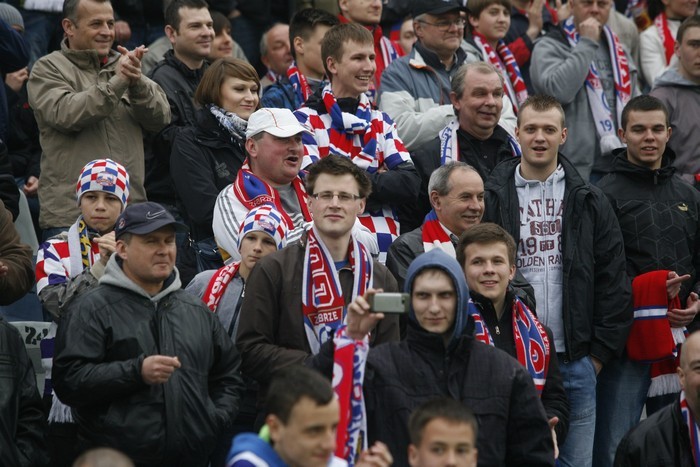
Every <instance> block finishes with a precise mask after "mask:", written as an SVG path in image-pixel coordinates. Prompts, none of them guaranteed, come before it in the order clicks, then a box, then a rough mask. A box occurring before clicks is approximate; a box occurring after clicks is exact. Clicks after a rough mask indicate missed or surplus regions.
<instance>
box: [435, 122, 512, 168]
mask: <svg viewBox="0 0 700 467" xmlns="http://www.w3.org/2000/svg"><path fill="white" fill-rule="evenodd" d="M457 130H459V121H458V120H457V119H456V118H455V119H454V120H452V121H450V123H448V124H447V126H445V128H443V129H442V130H440V133H439V134H438V138H439V139H440V165H445V164H450V163H452V162H456V161H458V160H459V159H460V157H459V138H458V137H457ZM508 143H509V144H510V149H511V150H512V151H513V156H514V157H520V156H522V152H521V151H520V145H519V144H518V142H517V141H516V140H515V138H513V137H512V136H511V135H510V133H508Z"/></svg>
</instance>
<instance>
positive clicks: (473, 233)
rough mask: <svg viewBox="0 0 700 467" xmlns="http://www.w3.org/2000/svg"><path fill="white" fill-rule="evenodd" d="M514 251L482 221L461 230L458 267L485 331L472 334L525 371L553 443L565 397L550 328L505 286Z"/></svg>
mask: <svg viewBox="0 0 700 467" xmlns="http://www.w3.org/2000/svg"><path fill="white" fill-rule="evenodd" d="M515 250H516V247H515V241H513V237H511V236H510V235H509V234H508V232H506V231H505V230H504V229H503V228H502V227H499V226H498V225H496V224H492V223H484V224H479V225H476V226H474V227H472V228H470V229H468V230H466V231H465V232H464V233H463V234H462V236H461V237H460V239H459V244H458V245H457V261H458V262H459V264H460V265H461V266H462V268H463V269H464V275H465V277H466V279H467V285H469V294H470V296H471V298H472V300H473V302H474V304H475V306H476V308H477V309H478V311H479V314H480V315H481V317H482V319H483V321H484V323H485V324H486V328H487V330H488V333H483V334H479V335H478V337H479V338H480V340H481V341H482V342H484V343H486V344H491V345H494V346H495V347H497V348H499V349H501V350H503V351H505V352H506V353H507V354H508V355H510V356H511V357H513V358H515V359H517V360H518V361H519V362H520V363H521V364H522V365H523V366H524V367H525V368H526V369H527V370H528V372H529V373H530V375H531V376H532V378H533V381H535V386H536V388H537V389H538V391H539V393H540V400H541V401H542V405H543V406H544V410H545V412H546V414H547V419H548V421H549V424H550V427H551V428H552V432H553V433H552V436H553V439H554V443H555V446H557V445H558V443H563V442H564V439H565V437H566V432H567V430H568V426H569V401H568V400H567V397H566V392H565V391H564V385H563V382H562V377H561V373H560V372H559V362H558V360H557V357H556V355H555V352H554V349H553V348H552V343H553V342H554V338H553V336H552V331H551V330H550V329H549V328H548V327H546V326H543V325H542V324H541V323H540V322H539V320H538V319H537V317H536V315H535V314H534V313H533V312H532V311H531V310H530V309H529V308H528V307H527V305H525V303H523V301H522V300H520V298H518V297H517V296H516V295H515V293H514V291H513V289H512V287H511V281H512V280H513V277H514V276H515ZM555 451H556V450H555Z"/></svg>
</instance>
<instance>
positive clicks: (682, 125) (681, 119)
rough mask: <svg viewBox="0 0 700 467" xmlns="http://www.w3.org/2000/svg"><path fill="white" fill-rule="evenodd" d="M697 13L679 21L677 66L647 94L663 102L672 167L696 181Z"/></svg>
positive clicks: (699, 101)
mask: <svg viewBox="0 0 700 467" xmlns="http://www.w3.org/2000/svg"><path fill="white" fill-rule="evenodd" d="M698 42H700V16H698V15H696V16H691V17H690V18H688V19H686V20H685V21H683V24H681V27H680V28H679V29H678V36H677V37H676V46H675V54H676V56H677V57H678V65H677V66H676V67H671V68H669V69H668V70H666V71H665V72H664V73H663V74H662V75H661V76H659V78H658V79H657V80H656V82H655V83H654V89H653V90H652V91H651V95H652V96H654V97H656V98H658V99H659V100H660V101H661V102H663V103H664V105H666V108H667V109H668V114H669V115H668V117H669V121H670V123H671V128H672V129H673V133H672V134H671V139H670V140H669V142H668V147H669V148H671V149H672V150H673V151H674V152H675V153H676V160H675V161H674V162H673V166H674V167H676V168H677V169H678V172H677V173H678V175H680V176H681V177H683V178H684V179H685V180H687V181H688V182H690V183H693V184H694V183H696V178H695V177H696V176H697V175H698V174H700V159H698V157H697V155H698V149H697V148H698V147H700V132H698V131H697V122H698V121H700V66H698V62H699V60H700V49H699V48H698V46H697V44H698Z"/></svg>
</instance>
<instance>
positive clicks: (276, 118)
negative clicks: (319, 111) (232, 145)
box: [245, 108, 312, 138]
mask: <svg viewBox="0 0 700 467" xmlns="http://www.w3.org/2000/svg"><path fill="white" fill-rule="evenodd" d="M263 131H265V132H267V133H270V134H271V135H273V136H277V137H278V138H289V137H290V136H294V135H298V134H299V133H308V134H312V133H311V132H310V131H309V130H307V129H306V127H304V125H302V124H301V123H299V120H297V118H296V117H295V116H294V114H293V113H292V111H291V110H289V109H278V108H264V109H260V110H256V111H255V112H254V113H253V115H251V116H250V118H248V127H247V128H246V131H245V136H246V138H252V137H253V136H255V135H257V134H258V133H261V132H263Z"/></svg>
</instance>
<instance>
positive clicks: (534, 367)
mask: <svg viewBox="0 0 700 467" xmlns="http://www.w3.org/2000/svg"><path fill="white" fill-rule="evenodd" d="M473 308H474V309H473V310H470V314H471V315H472V316H473V318H474V322H475V323H476V324H477V332H475V333H474V337H475V338H476V339H477V340H480V341H481V342H483V343H484V344H489V345H492V346H495V344H494V342H493V339H492V338H491V335H490V334H489V332H488V328H487V327H486V326H485V325H484V323H483V318H482V317H481V315H480V314H479V311H478V310H477V309H476V307H475V306H474V307H473ZM474 314H477V315H479V316H478V319H477V318H476V317H474ZM512 316H513V323H512V325H513V336H514V338H515V353H516V355H517V357H518V361H519V362H520V364H521V365H522V366H524V367H525V369H527V371H528V373H530V376H532V380H533V381H534V383H535V388H537V393H538V394H539V395H540V396H541V395H542V390H543V389H544V384H545V381H546V380H547V372H548V371H549V360H550V357H551V348H550V345H549V338H548V337H547V333H546V332H545V330H544V326H542V324H540V322H539V321H538V320H537V318H536V317H535V315H534V314H533V313H532V311H530V309H529V308H528V307H527V306H526V305H525V304H524V303H523V302H522V301H521V300H520V299H519V298H518V297H515V298H514V299H513V312H512ZM479 326H481V327H483V330H480V328H479Z"/></svg>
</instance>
